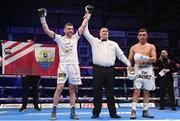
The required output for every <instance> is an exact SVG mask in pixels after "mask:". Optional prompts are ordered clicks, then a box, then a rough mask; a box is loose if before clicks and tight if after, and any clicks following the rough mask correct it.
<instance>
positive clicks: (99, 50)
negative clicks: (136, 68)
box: [83, 25, 130, 67]
mask: <svg viewBox="0 0 180 121" xmlns="http://www.w3.org/2000/svg"><path fill="white" fill-rule="evenodd" d="M83 34H84V36H85V37H86V39H87V40H88V41H89V43H90V45H91V47H92V56H93V64H96V65H100V66H104V67H109V66H114V64H115V59H116V56H117V57H118V59H119V60H121V61H122V62H123V63H125V64H126V65H127V66H130V63H129V61H128V60H127V58H126V57H125V56H124V53H123V51H122V50H121V49H120V47H119V45H118V44H117V43H116V42H114V41H111V40H107V41H101V39H99V38H97V37H93V36H92V35H91V34H90V33H89V30H88V25H87V26H86V28H85V30H84V33H83ZM124 57H125V59H124Z"/></svg>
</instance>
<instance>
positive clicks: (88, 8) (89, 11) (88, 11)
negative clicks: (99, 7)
mask: <svg viewBox="0 0 180 121" xmlns="http://www.w3.org/2000/svg"><path fill="white" fill-rule="evenodd" d="M93 10H94V7H93V6H91V5H87V6H86V7H85V12H86V13H85V15H84V17H83V18H84V20H83V22H82V24H81V26H80V27H79V28H78V35H79V36H81V35H82V34H83V32H84V29H85V27H86V25H87V23H88V20H89V19H90V17H91V14H92V12H93Z"/></svg>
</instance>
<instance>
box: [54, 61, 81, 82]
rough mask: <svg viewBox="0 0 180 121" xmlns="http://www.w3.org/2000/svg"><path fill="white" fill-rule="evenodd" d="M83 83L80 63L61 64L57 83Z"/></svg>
mask: <svg viewBox="0 0 180 121" xmlns="http://www.w3.org/2000/svg"><path fill="white" fill-rule="evenodd" d="M67 79H68V83H69V84H73V85H81V84H82V82H81V76H80V68H79V65H78V64H59V67H58V74H57V84H59V83H65V82H66V81H67Z"/></svg>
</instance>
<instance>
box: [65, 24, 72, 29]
mask: <svg viewBox="0 0 180 121" xmlns="http://www.w3.org/2000/svg"><path fill="white" fill-rule="evenodd" d="M66 26H73V24H72V23H66V24H64V28H65V27H66Z"/></svg>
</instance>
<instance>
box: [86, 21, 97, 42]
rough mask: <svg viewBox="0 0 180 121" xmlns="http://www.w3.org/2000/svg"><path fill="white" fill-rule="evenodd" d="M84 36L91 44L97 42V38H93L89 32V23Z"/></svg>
mask: <svg viewBox="0 0 180 121" xmlns="http://www.w3.org/2000/svg"><path fill="white" fill-rule="evenodd" d="M83 35H84V36H85V38H86V39H87V40H88V42H89V43H90V44H92V43H93V41H94V40H96V38H95V37H94V36H92V35H91V34H90V32H89V29H88V23H87V25H86V27H85V29H84V32H83Z"/></svg>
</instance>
